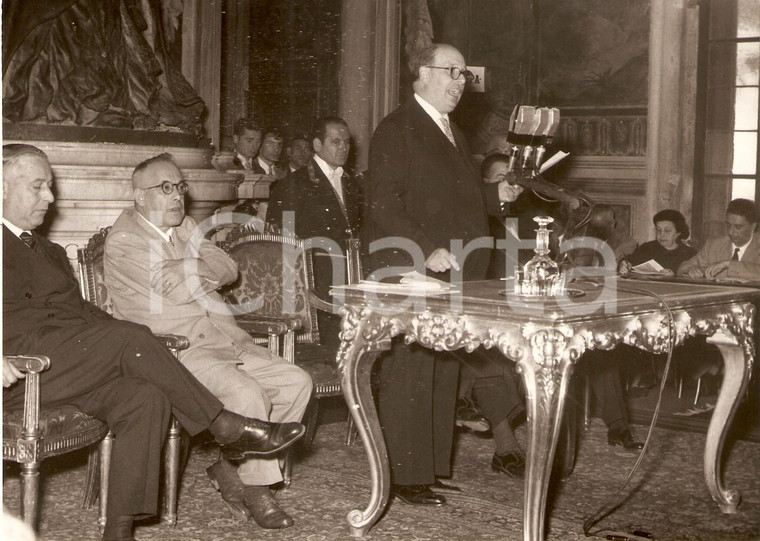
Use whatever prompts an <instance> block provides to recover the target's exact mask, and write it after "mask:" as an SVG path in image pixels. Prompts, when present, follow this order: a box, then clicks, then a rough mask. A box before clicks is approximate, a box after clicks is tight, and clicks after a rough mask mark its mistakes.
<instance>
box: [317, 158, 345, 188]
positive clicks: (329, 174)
mask: <svg viewBox="0 0 760 541" xmlns="http://www.w3.org/2000/svg"><path fill="white" fill-rule="evenodd" d="M314 161H315V162H317V165H318V166H319V168H320V169H321V170H322V172H323V173H324V174H325V176H326V177H327V178H328V179H330V182H332V179H333V178H334V177H333V174H334V173H336V172H337V173H340V177H342V176H343V168H342V167H338V168H337V169H333V168H332V167H330V166H329V165H327V162H326V161H325V160H323V159H322V158H320V157H319V156H317V155H316V154H314ZM340 177H338V178H340Z"/></svg>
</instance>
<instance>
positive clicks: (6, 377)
mask: <svg viewBox="0 0 760 541" xmlns="http://www.w3.org/2000/svg"><path fill="white" fill-rule="evenodd" d="M23 377H25V376H24V373H23V372H22V371H21V370H18V369H17V368H16V367H15V366H13V365H12V364H11V363H10V361H9V360H8V359H6V358H5V357H3V387H10V386H11V385H13V384H14V383H16V382H17V381H18V380H19V379H21V378H23Z"/></svg>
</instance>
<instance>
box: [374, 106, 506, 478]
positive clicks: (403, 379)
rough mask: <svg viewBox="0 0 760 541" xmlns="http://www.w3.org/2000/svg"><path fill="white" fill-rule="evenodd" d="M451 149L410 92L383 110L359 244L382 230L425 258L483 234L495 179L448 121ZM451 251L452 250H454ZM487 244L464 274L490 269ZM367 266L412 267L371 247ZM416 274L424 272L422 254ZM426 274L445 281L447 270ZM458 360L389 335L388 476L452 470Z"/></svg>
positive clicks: (385, 387)
mask: <svg viewBox="0 0 760 541" xmlns="http://www.w3.org/2000/svg"><path fill="white" fill-rule="evenodd" d="M451 128H452V131H453V133H454V139H455V141H456V143H457V146H456V147H454V146H453V145H452V144H451V142H449V140H448V139H447V138H446V136H445V135H444V134H443V132H442V131H441V129H440V128H439V127H438V125H437V124H436V123H435V122H434V121H433V119H432V118H430V116H429V115H428V114H427V113H426V112H425V110H424V109H422V107H421V106H420V105H419V103H417V100H416V99H414V98H410V99H409V100H408V101H407V102H406V103H405V104H403V105H401V107H399V108H398V109H397V110H396V111H394V112H393V113H391V114H390V115H388V116H387V117H385V119H383V121H382V122H381V123H380V125H379V126H378V127H377V129H376V130H375V133H374V135H373V136H372V141H371V143H370V149H369V182H368V184H367V190H366V192H365V198H366V210H365V212H366V219H367V225H366V227H365V228H364V229H363V231H362V241H363V243H364V244H365V248H367V247H368V246H366V245H367V243H368V242H370V241H372V240H376V239H381V238H383V237H389V236H398V237H404V238H406V239H409V240H411V241H412V242H414V243H416V245H417V246H419V248H420V249H421V251H422V257H424V258H425V259H427V258H428V257H429V256H430V254H431V253H433V251H434V250H436V249H437V248H446V249H447V250H449V251H452V245H451V241H452V240H455V239H461V240H462V241H463V244H464V245H466V244H467V243H468V242H469V241H472V240H473V239H476V238H478V237H488V235H489V228H488V216H487V213H492V214H497V213H499V212H501V205H500V204H499V201H498V185H497V184H490V185H484V184H483V182H482V181H481V179H480V175H479V173H478V170H477V168H476V167H475V164H474V163H473V160H472V156H471V154H470V151H469V148H468V146H467V142H466V141H465V138H464V136H463V134H462V132H461V131H459V129H458V128H457V127H456V126H455V125H453V124H452V126H451ZM454 251H455V250H454ZM490 258H491V250H490V249H489V248H484V249H479V250H475V251H474V252H472V253H471V254H470V255H469V256H467V258H466V261H464V262H462V261H461V259H462V258H461V257H460V258H459V260H460V261H459V263H460V264H462V263H464V273H463V278H464V279H465V280H479V279H483V278H485V276H486V272H487V270H488V265H489V261H490ZM369 261H370V267H371V269H370V270H372V269H380V268H384V267H388V266H407V267H408V266H411V264H412V258H411V257H410V256H409V254H408V253H407V252H405V251H403V250H396V249H387V250H384V251H382V252H379V253H378V252H376V253H374V254H370V257H369ZM419 265H420V266H421V267H420V268H417V269H416V270H418V271H419V272H426V269H425V268H424V260H423V261H421V262H419ZM427 272H428V273H429V274H430V275H431V276H434V277H436V278H439V279H443V280H447V281H449V280H450V279H451V274H450V273H449V272H446V273H432V272H429V271H427ZM458 375H459V365H458V363H457V362H456V361H455V360H454V359H453V358H452V357H451V356H449V355H442V354H436V353H434V352H432V351H430V350H426V349H424V348H422V347H420V346H418V345H416V344H412V345H410V346H406V345H404V344H403V342H402V341H401V340H398V339H395V340H394V342H393V345H392V350H391V354H390V355H389V356H385V357H383V359H382V362H381V364H380V371H379V382H380V390H379V400H378V414H379V417H380V423H381V425H382V427H383V433H384V436H385V440H386V444H387V447H388V457H389V461H390V465H391V478H392V482H393V483H396V484H400V485H430V484H432V483H434V482H435V479H436V477H437V476H444V477H445V476H448V475H450V474H451V449H452V441H453V431H454V405H455V402H456V391H457V380H458Z"/></svg>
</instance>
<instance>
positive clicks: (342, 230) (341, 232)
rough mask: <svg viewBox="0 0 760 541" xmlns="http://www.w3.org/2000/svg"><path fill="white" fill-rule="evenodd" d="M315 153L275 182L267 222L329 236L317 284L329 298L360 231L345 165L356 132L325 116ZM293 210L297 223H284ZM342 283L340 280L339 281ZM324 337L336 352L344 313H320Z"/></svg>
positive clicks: (319, 253) (318, 251) (355, 189)
mask: <svg viewBox="0 0 760 541" xmlns="http://www.w3.org/2000/svg"><path fill="white" fill-rule="evenodd" d="M311 144H312V146H313V147H314V150H315V155H314V157H313V158H312V159H311V160H309V162H308V163H307V164H306V166H305V167H302V168H300V169H298V170H297V171H294V172H292V173H290V175H288V177H287V178H285V179H283V180H279V181H278V182H276V183H275V184H274V186H273V188H272V193H271V196H270V198H269V210H268V211H267V222H268V223H269V224H271V225H272V226H274V227H276V228H278V229H280V228H283V229H289V228H290V227H293V226H294V227H295V229H294V230H293V231H292V232H293V233H295V234H296V236H298V237H300V238H302V239H316V238H318V237H321V238H325V239H328V240H329V241H330V244H331V245H329V246H328V245H326V246H320V245H319V244H315V250H314V251H313V253H314V285H315V289H316V293H317V295H319V296H320V298H322V299H327V298H328V297H329V291H330V287H332V286H333V285H334V284H333V268H342V269H343V276H344V277H345V276H346V274H345V273H346V269H347V266H346V249H347V246H348V241H349V239H350V238H352V237H354V236H356V235H357V234H358V230H359V225H360V209H361V190H360V186H359V183H358V182H357V181H356V179H354V178H352V177H351V175H349V174H348V172H346V171H345V170H344V169H343V166H344V165H345V164H346V161H347V160H348V153H349V151H350V150H351V133H350V132H349V130H348V125H347V124H346V121H345V120H343V119H342V118H338V117H323V118H320V119H319V120H318V121H317V122H316V124H315V126H314V129H313V130H312V139H311ZM284 212H291V213H293V218H294V220H295V222H294V224H293V225H289V224H288V223H287V222H286V223H283V213H284ZM338 285H340V284H338ZM317 317H318V322H317V323H318V326H319V333H320V339H321V340H322V343H323V344H325V345H327V346H328V347H332V348H334V349H335V350H336V351H337V349H338V345H339V343H340V340H339V339H338V331H339V326H340V317H339V316H338V315H337V314H327V313H325V312H322V311H320V312H318V313H317Z"/></svg>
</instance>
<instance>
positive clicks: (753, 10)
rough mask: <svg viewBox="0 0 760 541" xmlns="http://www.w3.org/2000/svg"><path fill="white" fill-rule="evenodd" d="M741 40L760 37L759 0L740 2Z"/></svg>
mask: <svg viewBox="0 0 760 541" xmlns="http://www.w3.org/2000/svg"><path fill="white" fill-rule="evenodd" d="M737 34H738V37H740V38H755V37H758V36H760V7H758V5H757V0H739V30H738V32H737Z"/></svg>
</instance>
